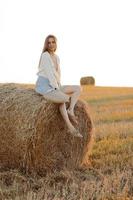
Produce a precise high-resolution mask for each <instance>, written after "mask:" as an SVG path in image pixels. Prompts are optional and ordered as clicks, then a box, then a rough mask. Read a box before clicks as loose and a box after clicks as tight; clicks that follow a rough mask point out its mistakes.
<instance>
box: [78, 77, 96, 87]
mask: <svg viewBox="0 0 133 200" xmlns="http://www.w3.org/2000/svg"><path fill="white" fill-rule="evenodd" d="M80 84H81V85H95V79H94V77H92V76H86V77H82V78H81V79H80Z"/></svg>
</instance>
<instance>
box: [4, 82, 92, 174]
mask: <svg viewBox="0 0 133 200" xmlns="http://www.w3.org/2000/svg"><path fill="white" fill-rule="evenodd" d="M33 87H34V86H33ZM67 106H69V103H67ZM75 114H76V116H77V117H78V122H79V124H78V126H77V128H78V129H79V131H80V132H81V133H82V135H83V138H76V137H73V136H72V135H71V134H70V133H68V132H67V130H68V129H67V126H66V124H65V123H64V121H63V118H62V116H61V114H60V112H59V109H58V104H54V103H52V102H50V101H48V100H46V99H44V97H43V96H42V95H39V94H37V93H36V92H35V91H34V88H28V87H26V86H25V85H21V84H11V83H9V84H1V85H0V168H17V169H21V170H22V169H23V170H26V172H32V171H36V172H37V173H39V174H44V173H45V172H46V171H47V170H54V169H62V168H63V167H67V168H75V167H79V166H82V165H84V164H87V163H88V162H89V158H88V155H89V153H90V149H91V146H92V141H93V135H94V134H93V123H92V120H91V118H90V115H89V110H88V105H87V103H86V102H84V101H81V100H78V102H77V104H76V105H75Z"/></svg>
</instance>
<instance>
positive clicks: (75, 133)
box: [69, 128, 83, 138]
mask: <svg viewBox="0 0 133 200" xmlns="http://www.w3.org/2000/svg"><path fill="white" fill-rule="evenodd" d="M69 132H70V133H71V134H72V135H73V136H75V137H80V138H82V137H83V136H82V135H81V134H80V132H79V131H78V130H76V129H75V128H73V129H69Z"/></svg>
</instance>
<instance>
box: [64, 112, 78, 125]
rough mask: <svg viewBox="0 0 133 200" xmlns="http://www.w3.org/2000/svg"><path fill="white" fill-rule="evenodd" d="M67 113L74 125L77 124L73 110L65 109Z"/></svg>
mask: <svg viewBox="0 0 133 200" xmlns="http://www.w3.org/2000/svg"><path fill="white" fill-rule="evenodd" d="M67 113H68V115H69V118H70V120H71V121H72V122H74V123H75V124H76V125H78V121H77V119H76V116H75V115H74V113H73V112H71V111H70V110H69V109H68V110H67Z"/></svg>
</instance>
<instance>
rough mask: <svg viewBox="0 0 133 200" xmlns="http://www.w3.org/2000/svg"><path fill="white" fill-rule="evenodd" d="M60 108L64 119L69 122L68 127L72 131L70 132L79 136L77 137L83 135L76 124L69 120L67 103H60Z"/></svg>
mask: <svg viewBox="0 0 133 200" xmlns="http://www.w3.org/2000/svg"><path fill="white" fill-rule="evenodd" d="M59 110H60V113H61V115H62V117H63V119H64V121H65V122H66V124H67V127H68V129H69V131H70V133H71V134H72V135H74V136H77V137H82V135H81V134H80V133H79V131H77V130H76V129H75V128H74V126H73V125H72V124H71V122H70V120H69V117H68V113H67V110H66V104H65V103H62V104H60V105H59Z"/></svg>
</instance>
